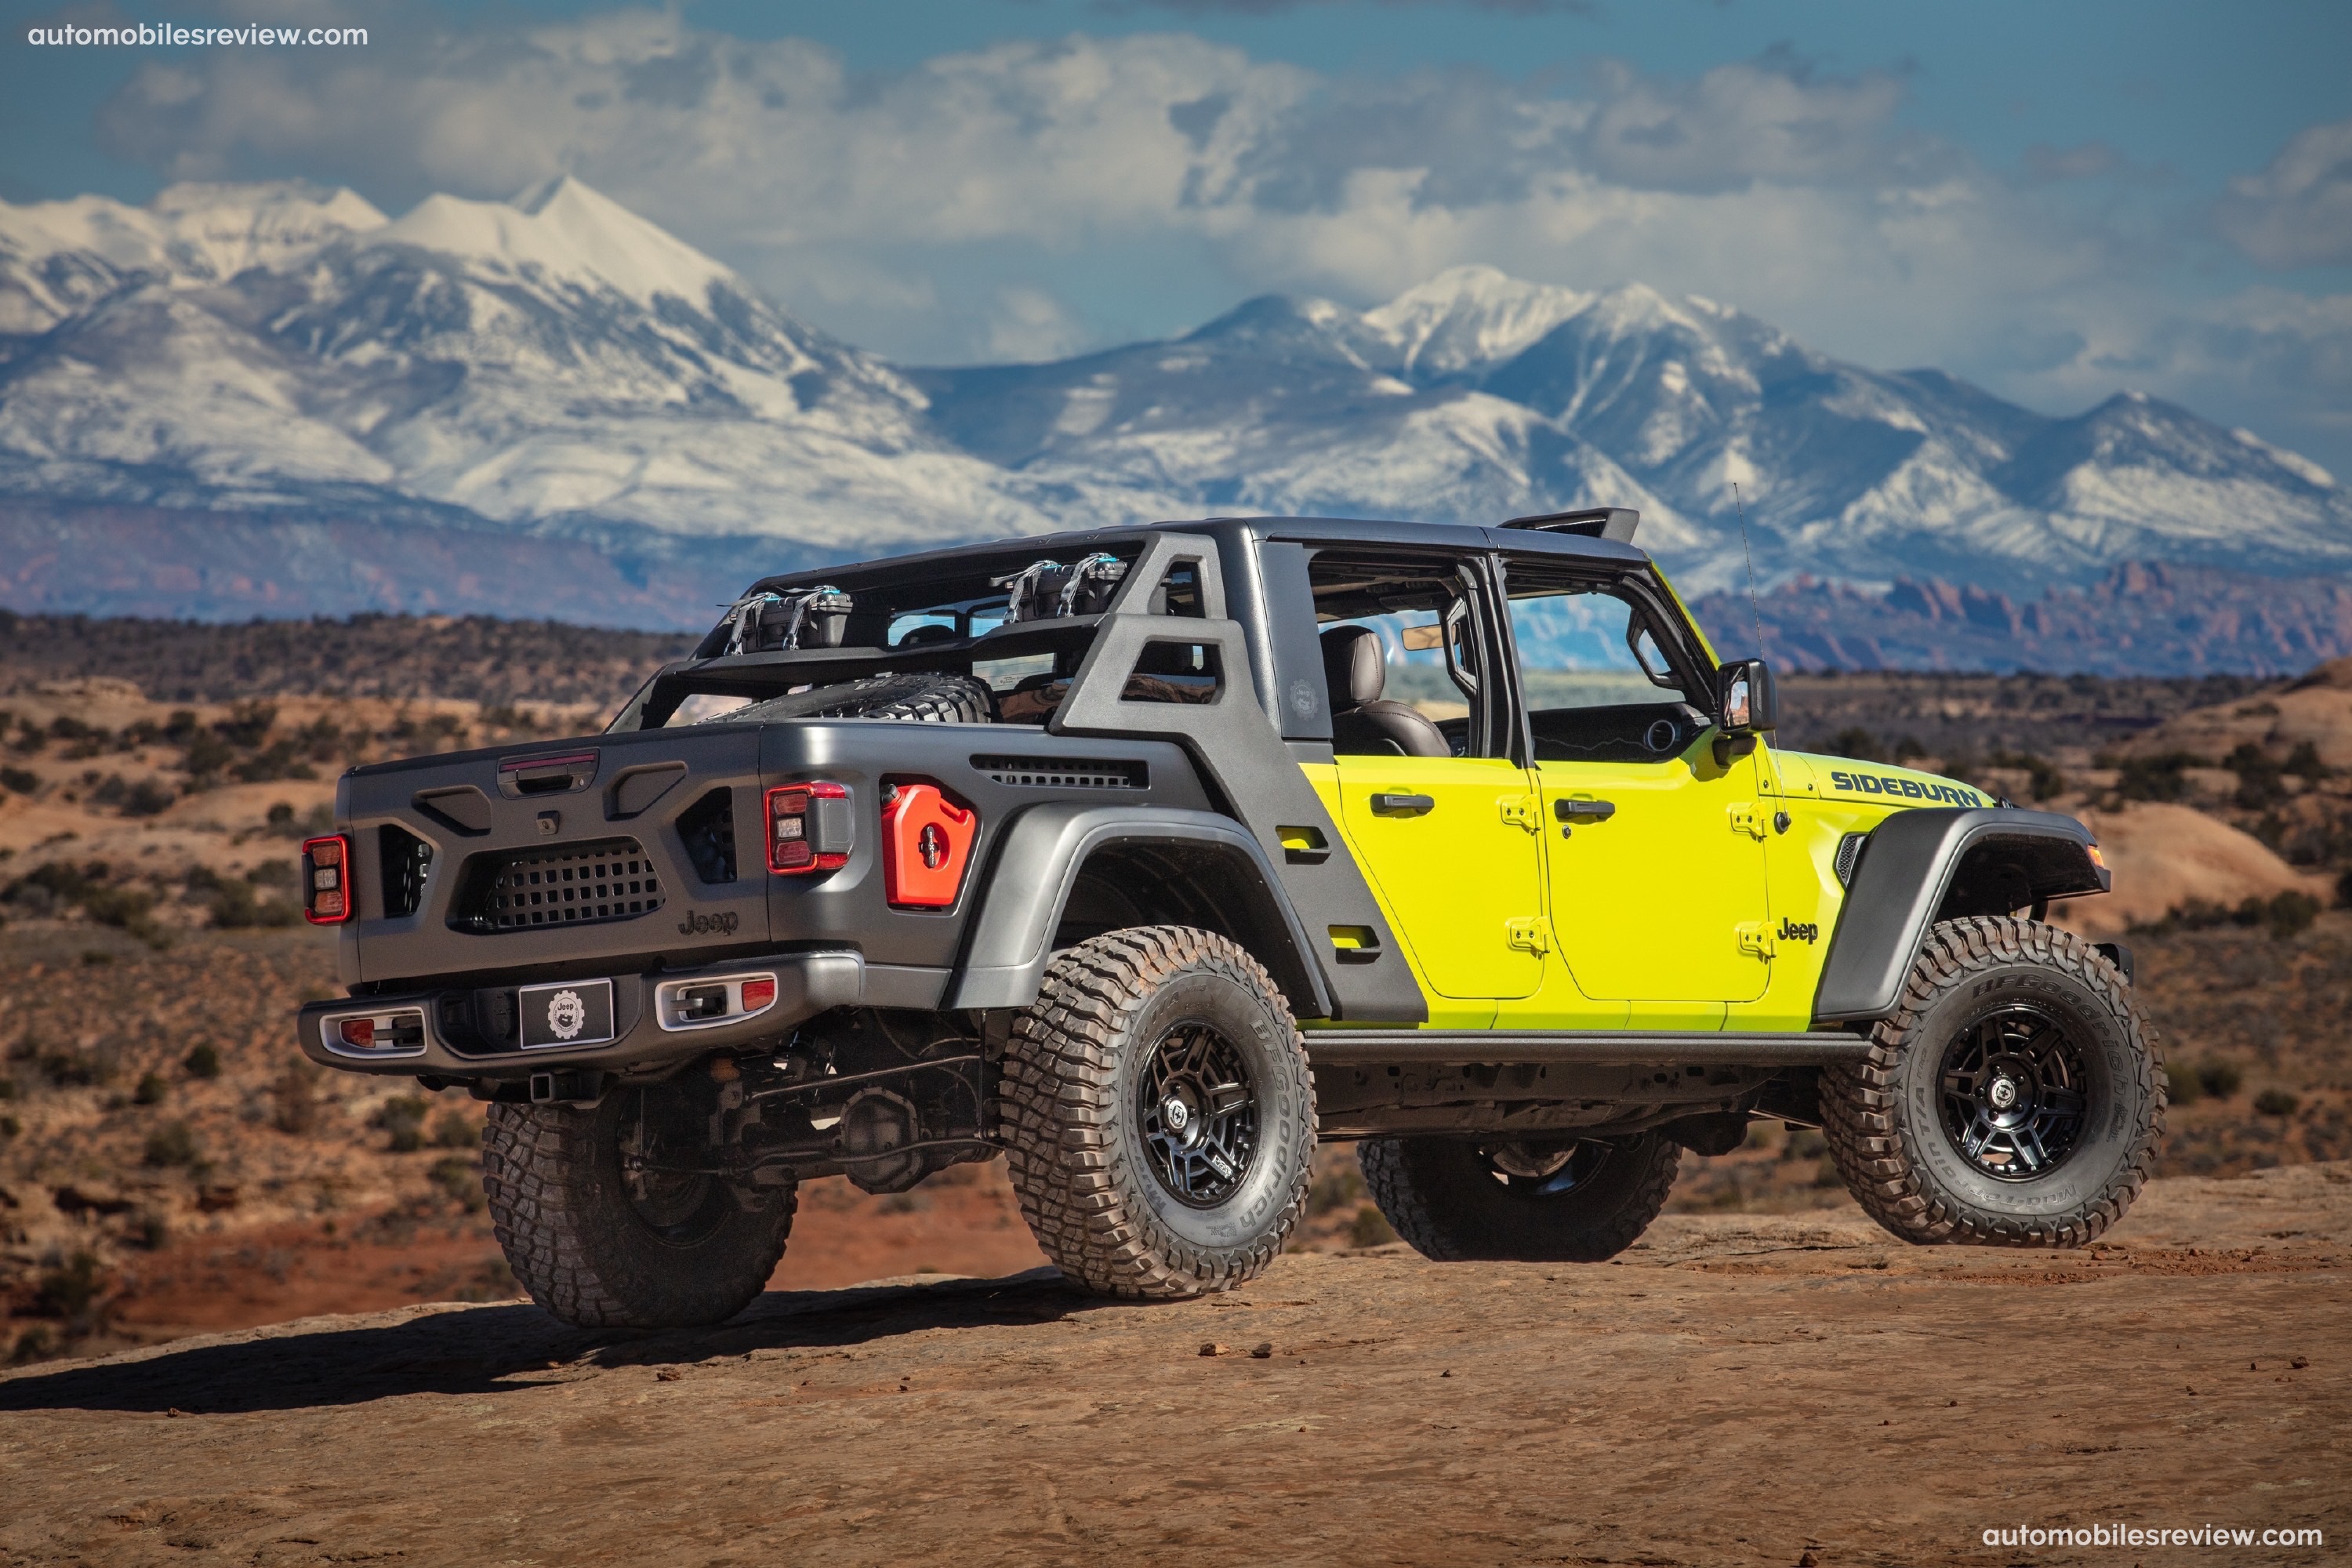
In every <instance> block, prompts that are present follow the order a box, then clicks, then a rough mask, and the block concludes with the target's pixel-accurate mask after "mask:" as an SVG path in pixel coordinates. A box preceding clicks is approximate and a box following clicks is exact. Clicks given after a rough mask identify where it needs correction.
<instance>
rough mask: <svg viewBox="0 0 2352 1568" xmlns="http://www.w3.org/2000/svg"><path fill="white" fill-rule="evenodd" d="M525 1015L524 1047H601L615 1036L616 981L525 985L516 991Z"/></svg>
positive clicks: (517, 1005)
mask: <svg viewBox="0 0 2352 1568" xmlns="http://www.w3.org/2000/svg"><path fill="white" fill-rule="evenodd" d="M515 1011H516V1012H517V1013H519V1014H520V1015H521V1017H522V1048H523V1049H524V1050H527V1051H541V1050H551V1049H554V1048H556V1047H562V1046H601V1045H603V1044H604V1042H605V1041H607V1040H610V1039H611V1038H612V1037H613V983H612V982H611V981H609V980H567V981H564V982H563V983H562V984H557V985H526V986H523V987H522V988H521V989H520V990H519V991H517V992H516V993H515Z"/></svg>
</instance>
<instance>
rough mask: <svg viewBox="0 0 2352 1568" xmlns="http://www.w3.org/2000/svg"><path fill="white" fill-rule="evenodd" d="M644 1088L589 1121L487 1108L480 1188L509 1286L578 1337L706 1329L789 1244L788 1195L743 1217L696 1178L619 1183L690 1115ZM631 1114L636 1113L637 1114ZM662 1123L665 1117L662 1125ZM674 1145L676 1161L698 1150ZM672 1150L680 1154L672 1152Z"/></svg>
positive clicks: (721, 1192)
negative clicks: (640, 1155) (628, 1155)
mask: <svg viewBox="0 0 2352 1568" xmlns="http://www.w3.org/2000/svg"><path fill="white" fill-rule="evenodd" d="M677 1097H678V1091H677V1089H674V1088H669V1087H667V1086H657V1087H655V1088H651V1089H621V1090H617V1091H615V1092H614V1093H612V1094H609V1095H607V1096H605V1098H604V1102H603V1103H602V1104H600V1105H598V1106H597V1107H595V1109H593V1110H577V1109H574V1108H572V1107H570V1106H562V1105H504V1104H500V1105H493V1106H491V1107H490V1117H489V1124H488V1127H487V1128H486V1129H485V1131H484V1133H483V1137H482V1188H483V1191H484V1192H486V1193H487V1194H488V1196H489V1200H490V1220H491V1223H492V1225H493V1226H495V1227H496V1229H497V1231H498V1237H499V1246H500V1247H504V1248H505V1249H506V1255H507V1262H508V1264H509V1266H510V1267H511V1268H513V1269H514V1272H515V1278H516V1279H518V1280H520V1282H521V1283H522V1287H523V1289H526V1290H529V1291H530V1299H531V1300H534V1301H536V1302H538V1303H539V1304H540V1306H541V1307H542V1308H544V1309H546V1310H548V1311H549V1312H551V1313H552V1314H553V1315H554V1316H556V1317H558V1318H560V1319H562V1321H565V1322H567V1323H572V1324H575V1325H577V1326H579V1327H581V1328H598V1329H677V1328H689V1327H693V1326H695V1325H698V1324H702V1323H717V1322H722V1321H725V1320H727V1319H729V1318H731V1317H733V1316H734V1315H735V1314H736V1313H737V1312H740V1311H741V1310H743V1309H744V1308H745V1307H746V1306H748V1305H749V1304H750V1303H751V1300H752V1299H753V1298H754V1297H756V1296H758V1295H759V1294H760V1291H761V1289H762V1288H764V1287H765V1286H766V1284H767V1282H768V1277H769V1276H770V1275H771V1274H773V1273H774V1272H775V1270H776V1260H777V1259H778V1258H782V1256H783V1254H784V1240H785V1237H788V1236H790V1235H791V1234H792V1228H793V1209H794V1207H795V1206H796V1204H797V1194H796V1193H795V1191H794V1190H793V1188H791V1187H785V1188H783V1189H782V1190H781V1191H778V1190H774V1189H769V1190H766V1191H764V1192H763V1193H762V1194H761V1195H762V1197H763V1199H764V1203H765V1206H764V1207H763V1208H761V1209H760V1210H759V1211H757V1212H749V1211H746V1210H745V1209H744V1208H743V1206H742V1205H740V1204H739V1203H738V1202H737V1201H736V1199H735V1196H734V1194H733V1193H732V1192H730V1190H729V1189H728V1188H727V1186H726V1185H725V1184H722V1183H719V1182H718V1181H716V1180H714V1179H712V1178H709V1177H703V1176H689V1177H684V1178H679V1177H665V1176H662V1175H660V1174H658V1173H656V1174H654V1175H650V1176H648V1175H646V1174H642V1173H641V1174H639V1175H638V1176H637V1177H636V1178H635V1181H632V1180H631V1179H630V1178H629V1176H628V1175H627V1174H626V1173H625V1170H624V1159H625V1149H637V1148H642V1147H645V1144H644V1143H643V1142H640V1140H641V1139H643V1138H645V1137H646V1133H645V1132H643V1131H641V1129H640V1121H639V1118H640V1113H641V1111H644V1112H649V1114H648V1115H647V1116H646V1126H647V1127H649V1128H651V1129H653V1132H652V1138H653V1139H654V1140H655V1141H654V1142H653V1143H652V1147H651V1150H650V1152H652V1154H653V1155H654V1160H653V1162H652V1163H661V1161H660V1153H661V1150H662V1147H663V1143H662V1142H660V1141H659V1139H660V1131H659V1126H660V1124H661V1123H662V1122H664V1121H667V1122H668V1123H670V1125H671V1129H672V1131H673V1132H674V1133H676V1134H685V1133H687V1132H688V1130H689V1129H691V1127H692V1119H691V1111H692V1110H693V1109H694V1108H692V1107H690V1106H684V1105H680V1104H677V1103H671V1104H665V1103H663V1101H664V1100H665V1099H667V1100H672V1101H675V1100H677ZM641 1100H643V1101H646V1102H647V1103H644V1104H641ZM666 1113H667V1114H666ZM669 1142H670V1146H671V1147H673V1148H674V1149H677V1152H678V1153H679V1154H683V1153H684V1152H685V1149H686V1148H690V1147H692V1146H693V1145H694V1144H696V1143H698V1142H699V1141H698V1140H696V1139H691V1138H690V1137H687V1136H674V1137H673V1138H672V1139H671V1140H670V1141H669ZM681 1146H683V1147H681Z"/></svg>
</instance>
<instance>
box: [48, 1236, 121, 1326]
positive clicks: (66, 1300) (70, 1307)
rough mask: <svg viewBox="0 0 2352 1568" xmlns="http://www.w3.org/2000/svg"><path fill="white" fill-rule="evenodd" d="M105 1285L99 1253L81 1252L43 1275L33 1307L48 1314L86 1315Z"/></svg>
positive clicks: (78, 1316)
mask: <svg viewBox="0 0 2352 1568" xmlns="http://www.w3.org/2000/svg"><path fill="white" fill-rule="evenodd" d="M105 1289H106V1281H105V1279H103V1278H102V1277H101V1276H100V1274H99V1271H98V1258H97V1255H96V1254H94V1253H89V1252H77V1253H75V1254H74V1255H73V1256H72V1257H71V1258H68V1259H66V1261H65V1263H64V1265H63V1266H62V1267H60V1268H52V1269H51V1270H49V1271H48V1272H47V1274H44V1275H42V1276H41V1280H40V1284H39V1285H38V1286H37V1288H36V1289H35V1293H34V1297H33V1310H35V1311H37V1312H38V1313H39V1314H40V1315H41V1316H43V1317H45V1318H65V1319H68V1320H73V1319H79V1318H84V1317H87V1316H88V1315H89V1310H90V1309H91V1308H92V1307H93V1306H95V1305H96V1304H97V1302H98V1299H99V1297H100V1295H102V1294H104V1293H105Z"/></svg>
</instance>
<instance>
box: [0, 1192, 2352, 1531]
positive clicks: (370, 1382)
mask: <svg viewBox="0 0 2352 1568" xmlns="http://www.w3.org/2000/svg"><path fill="white" fill-rule="evenodd" d="M2347 1277H2352V1167H2347V1166H2346V1165H2344V1164H2341V1163H2337V1164H2324V1165H2302V1166H2295V1167H2290V1168H2285V1169H2281V1170H2275V1171H2269V1172H2263V1173H2259V1174H2256V1175H2253V1176H2250V1177H2245V1178H2241V1179H2235V1180H2227V1181H2217V1180H2209V1179H2203V1178H2186V1177H2184V1178H2175V1179H2168V1180H2163V1181H2159V1182H2158V1183H2156V1184H2153V1185H2152V1186H2151V1187H2150V1188H2149V1190H2148V1192H2147V1196H2146V1197H2145V1198H2144V1199H2143V1200H2142V1202H2141V1204H2140V1205H2139V1206H2138V1207H2137V1209H2136V1210H2135V1211H2134V1212H2133V1214H2132V1215H2131V1216H2130V1217H2129V1219H2128V1220H2127V1221H2126V1224H2125V1225H2124V1226H2122V1227H2120V1228H2119V1229H2118V1230H2117V1231H2116V1233H2115V1234H2114V1235H2113V1237H2111V1238H2110V1242H2109V1243H2108V1244H2105V1245H2102V1246H2099V1247H2094V1248H2091V1249H2088V1250H2085V1251H2082V1252H2075V1253H2043V1252H1999V1251H1979V1250H1960V1249H1943V1248H1911V1247H1903V1246H1901V1245H1899V1244H1897V1243H1895V1242H1893V1241H1891V1240H1890V1239H1888V1238H1887V1237H1885V1236H1884V1235H1883V1234H1881V1233H1880V1232H1878V1231H1876V1230H1875V1229H1874V1228H1873V1227H1871V1226H1869V1225H1868V1224H1867V1222H1865V1221H1863V1220H1862V1219H1860V1218H1858V1217H1855V1216H1853V1215H1849V1214H1846V1213H1832V1214H1824V1215H1782V1216H1759V1215H1720V1216H1717V1215H1669V1216H1667V1217H1666V1218H1664V1219H1663V1220H1661V1221H1660V1222H1659V1223H1658V1225H1657V1226H1654V1228H1653V1230H1652V1231H1651V1233H1650V1235H1649V1236H1648V1237H1645V1238H1644V1239H1643V1242H1642V1243H1641V1244H1640V1245H1638V1246H1637V1247H1634V1248H1633V1250H1632V1251H1630V1252H1628V1253H1627V1254H1626V1255H1625V1256H1624V1257H1623V1258H1621V1259H1620V1260H1618V1262H1616V1263H1614V1264H1612V1265H1607V1266H1596V1267H1586V1268H1574V1267H1561V1266H1539V1265H1454V1266H1445V1267H1440V1266H1435V1265H1431V1264H1428V1263H1424V1262H1423V1261H1421V1260H1420V1259H1418V1258H1414V1257H1413V1256H1412V1255H1411V1254H1409V1253H1407V1252H1405V1251H1404V1250H1403V1249H1402V1247H1383V1248H1378V1249H1373V1250H1370V1251H1361V1252H1351V1253H1341V1254H1336V1255H1333V1254H1300V1255H1293V1256H1290V1257H1286V1258H1283V1259H1281V1260H1280V1261H1279V1262H1278V1263H1277V1264H1276V1266H1275V1267H1274V1268H1273V1269H1272V1270H1270V1271H1269V1272H1268V1273H1267V1275H1266V1276H1265V1278H1264V1279H1261V1280H1260V1281H1258V1282H1257V1283H1255V1284H1254V1285H1252V1286H1251V1287H1249V1288H1248V1289H1244V1290H1242V1291H1240V1292H1238V1293H1236V1294H1234V1295H1232V1296H1227V1297H1220V1298H1213V1299H1211V1300H1203V1301H1197V1302H1190V1303H1182V1304H1175V1305H1164V1306H1150V1307H1136V1306H1126V1305H1118V1304H1107V1303H1100V1302H1091V1301H1087V1300H1081V1299H1079V1298H1076V1297H1075V1296H1072V1295H1070V1294H1069V1293H1067V1292H1066V1290H1065V1289H1064V1288H1063V1287H1062V1286H1061V1285H1060V1283H1059V1281H1058V1279H1056V1278H1055V1276H1053V1275H1052V1274H1051V1273H1050V1272H1049V1271H1045V1270H1037V1271H1034V1272H1030V1273H1024V1274H1017V1275H1008V1276H1003V1277H999V1278H994V1279H940V1278H937V1277H932V1278H929V1279H910V1280H900V1281H894V1282H887V1283H882V1284H877V1285H873V1286H868V1287H865V1288H860V1289H844V1290H779V1291H775V1292H772V1293H771V1294H769V1295H768V1296H766V1297H764V1298H763V1299H762V1300H761V1301H760V1302H758V1303H756V1304H755V1305H754V1306H753V1307H752V1308H751V1310H749V1311H748V1312H747V1313H745V1314H744V1315H743V1316H742V1317H740V1318H739V1319H738V1320H737V1321H734V1322H732V1323H730V1324H728V1325H726V1326H724V1327H721V1328H718V1329H713V1330H709V1331H698V1332H692V1333H677V1334H667V1335H659V1336H654V1337H649V1338H635V1339H622V1338H614V1337H612V1336H594V1335H588V1334H583V1333H579V1332H576V1331H567V1330H564V1329H562V1328H561V1327H559V1326H557V1325H556V1324H554V1323H553V1322H551V1321H550V1320H548V1319H547V1318H545V1317H544V1316H542V1315H541V1314H540V1313H539V1312H537V1311H536V1310H533V1309H531V1308H530V1307H526V1306H519V1305H494V1306H455V1305H440V1306H418V1307H410V1308H406V1309H403V1310H397V1311H388V1312H381V1313H374V1314H370V1315H365V1316H357V1317H343V1318H314V1319H310V1320H307V1321H300V1322H296V1323H290V1324H286V1325H283V1326H281V1327H278V1328H272V1329H263V1330H249V1331H241V1332H236V1333H230V1334H223V1335H215V1336H210V1337H205V1338H196V1339H189V1340H183V1341H179V1342H174V1343H172V1344H169V1345H164V1346H159V1347H155V1348H152V1349H148V1350H143V1351H136V1352H128V1353H126V1354H122V1355H118V1356H115V1357H112V1358H109V1359H106V1360H101V1361H95V1362H81V1363H49V1364H46V1365H40V1366H35V1367H28V1368H25V1369H22V1370H20V1371H17V1372H15V1373H7V1374H5V1375H0V1477H5V1490H0V1562H5V1563H9V1564H33V1563H165V1562H169V1563H231V1562H234V1563H263V1564H274V1563H354V1562H362V1561H367V1562H384V1563H390V1562H398V1563H589V1562H660V1563H827V1564H862V1563H877V1564H879V1563H906V1562H913V1561H924V1562H953V1563H1039V1562H1045V1563H1102V1562H1112V1561H1133V1562H1149V1563H1160V1562H1175V1561H1183V1562H1187V1563H1199V1562H1202V1561H1211V1562H1224V1563H1260V1562H1271V1563H1349V1564H1357V1563H1643V1564H1659V1565H1663V1564H1681V1563H1689V1564H1714V1563H1728V1564H1747V1563H1773V1564H1782V1565H1801V1564H1803V1565H1813V1568H1830V1565H1832V1564H1840V1563H1884V1564H1911V1563H2025V1562H2032V1563H2066V1562H2079V1563H2148V1564H2155V1563H2173V1562H2179V1563H2189V1562H2200V1563H2210V1562H2219V1561H2226V1562H2231V1563H2245V1562H2280V1563H2324V1562H2330V1561H2336V1560H2340V1558H2341V1556H2342V1554H2343V1552H2344V1551H2345V1550H2346V1542H2347V1539H2352V1534H2347V1532H2352V1486H2347V1477H2352V1419H2348V1418H2352V1377H2347V1369H2352V1314H2347V1311H2346V1309H2345V1289H2346V1285H2347ZM1204 1347H1208V1348H1204ZM1210 1348H1213V1350H1214V1352H1215V1353H1210ZM2094 1521H2096V1522H2102V1523H2105V1522H2115V1521H2124V1522H2127V1523H2131V1524H2135V1525H2142V1526H2163V1527H2175V1526H2179V1527H2194V1526H2197V1525H2201V1524H2210V1523H2220V1524H2224V1525H2236V1526H2247V1527H2252V1528H2258V1529H2259V1528H2263V1527H2269V1528H2279V1527H2316V1528H2319V1529H2322V1530H2324V1531H2326V1535H2327V1544H2326V1547H2325V1548H2323V1549H2319V1550H2312V1549H2301V1550H2285V1549H2282V1550H2275V1551H2270V1552H2265V1551H2263V1550H2262V1549H2260V1548H2258V1547H2257V1548H2253V1549H2250V1550H2245V1551H2230V1552H2214V1551H2210V1550H2200V1549H2196V1548H2183V1549H2177V1550H2176V1549H2158V1550H2152V1551H2150V1550H2140V1551H2116V1550H2102V1549H2096V1548H2093V1549H2085V1550H2080V1551H2074V1550H2041V1551H2031V1550H2028V1551H2014V1550H1994V1549H1990V1548H1987V1547H1985V1546H1983V1545H1982V1544H1980V1542H1979V1536H1980V1533H1981V1532H1982V1531H1984V1530H1986V1529H1987V1528H1988V1527H1992V1528H2004V1527H2006V1528H2013V1527H2016V1526H2019V1525H2025V1526H2030V1527H2042V1526H2049V1525H2058V1524H2071V1523H2076V1522H2080V1523H2084V1524H2089V1523H2091V1522H2094Z"/></svg>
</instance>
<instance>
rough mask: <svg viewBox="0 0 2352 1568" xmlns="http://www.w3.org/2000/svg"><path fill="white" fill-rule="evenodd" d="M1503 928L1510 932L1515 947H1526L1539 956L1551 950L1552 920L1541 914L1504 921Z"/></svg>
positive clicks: (1525, 948) (1528, 950) (1526, 949)
mask: <svg viewBox="0 0 2352 1568" xmlns="http://www.w3.org/2000/svg"><path fill="white" fill-rule="evenodd" d="M1503 929H1504V931H1507V932H1508V933H1509V936H1510V942H1511V945H1512V946H1513V947H1516V948H1521V949H1524V950H1525V951H1527V952H1532V953H1534V954H1536V955H1537V956H1538V957H1541V956H1542V955H1543V954H1545V953H1547V952H1550V951H1551V922H1550V921H1548V920H1546V919H1544V918H1543V916H1541V915H1529V916H1528V917H1527V918H1526V919H1524V920H1516V921H1506V922H1504V926H1503Z"/></svg>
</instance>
